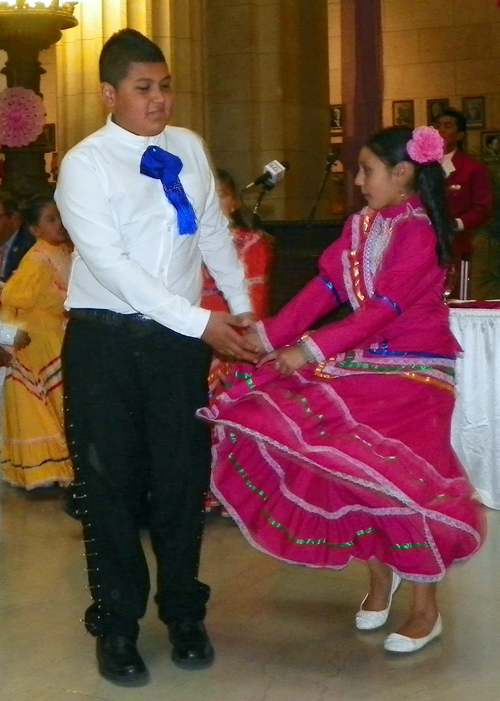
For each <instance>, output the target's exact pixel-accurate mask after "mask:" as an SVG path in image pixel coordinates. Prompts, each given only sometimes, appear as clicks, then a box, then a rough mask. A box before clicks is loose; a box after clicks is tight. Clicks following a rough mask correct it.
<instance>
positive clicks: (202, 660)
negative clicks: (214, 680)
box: [167, 618, 214, 669]
mask: <svg viewBox="0 0 500 701" xmlns="http://www.w3.org/2000/svg"><path fill="white" fill-rule="evenodd" d="M167 627H168V631H169V636H168V637H169V640H170V642H171V643H172V645H173V646H174V647H173V650H172V662H173V663H174V664H176V665H177V666H178V667H181V668H182V669H205V668H206V667H210V665H211V664H212V662H213V661H214V649H213V647H212V644H211V643H210V639H209V637H208V634H207V631H206V629H205V626H204V624H203V622H202V621H195V620H193V619H192V618H182V619H181V620H179V621H173V622H172V623H169V624H168V625H167Z"/></svg>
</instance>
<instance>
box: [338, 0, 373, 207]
mask: <svg viewBox="0 0 500 701" xmlns="http://www.w3.org/2000/svg"><path fill="white" fill-rule="evenodd" d="M341 32H342V51H341V54H342V102H343V104H344V115H345V117H344V143H343V146H342V162H343V164H344V169H345V171H346V198H347V202H346V209H347V212H352V211H355V210H358V209H359V208H360V207H361V206H362V205H363V204H364V202H363V199H362V197H361V195H360V193H359V191H358V189H357V188H356V187H355V186H354V178H355V177H356V173H357V161H358V154H359V151H360V149H361V147H362V146H363V145H364V144H365V143H366V140H367V139H368V137H369V136H370V135H371V134H373V133H374V132H376V131H378V130H379V129H380V128H381V127H382V100H383V50H382V10H381V0H342V3H341Z"/></svg>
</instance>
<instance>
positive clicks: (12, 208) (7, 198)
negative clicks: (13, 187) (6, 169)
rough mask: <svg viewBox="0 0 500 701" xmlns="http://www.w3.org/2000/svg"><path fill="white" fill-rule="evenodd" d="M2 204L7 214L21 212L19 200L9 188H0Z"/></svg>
mask: <svg viewBox="0 0 500 701" xmlns="http://www.w3.org/2000/svg"><path fill="white" fill-rule="evenodd" d="M0 204H3V208H4V209H5V214H9V215H11V214H19V212H20V208H19V202H18V201H17V200H16V198H15V197H14V195H11V194H10V192H7V190H0Z"/></svg>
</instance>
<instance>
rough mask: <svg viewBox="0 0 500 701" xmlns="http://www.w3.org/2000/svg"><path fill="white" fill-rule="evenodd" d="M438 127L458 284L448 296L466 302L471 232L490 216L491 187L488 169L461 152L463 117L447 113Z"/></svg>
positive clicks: (464, 123)
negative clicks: (452, 220) (442, 143)
mask: <svg viewBox="0 0 500 701" xmlns="http://www.w3.org/2000/svg"><path fill="white" fill-rule="evenodd" d="M437 127H438V129H439V133H440V134H441V136H442V137H443V139H444V140H445V157H444V159H443V162H442V165H443V169H444V171H445V173H446V195H447V199H448V208H449V211H450V214H451V216H452V217H453V219H454V222H455V235H454V237H453V264H454V266H455V270H456V273H457V278H458V272H459V271H460V280H458V279H457V281H456V283H455V284H454V287H453V289H452V291H451V296H452V297H455V298H462V299H467V292H468V290H467V282H468V280H469V279H470V262H471V257H472V251H473V249H472V239H473V236H474V231H475V230H476V229H479V228H480V227H481V226H484V225H485V224H486V223H487V222H488V221H489V219H491V217H492V216H493V183H492V180H491V175H490V171H489V170H488V168H487V166H486V165H485V164H484V163H482V162H481V161H479V160H478V159H477V158H474V157H473V156H470V155H469V154H468V153H464V151H463V150H462V142H463V140H464V138H465V135H466V131H467V121H466V119H465V115H463V114H462V112H459V111H458V110H454V109H451V108H450V109H447V110H445V111H444V112H443V114H442V115H441V117H439V119H438V120H437ZM460 281H461V283H462V284H460Z"/></svg>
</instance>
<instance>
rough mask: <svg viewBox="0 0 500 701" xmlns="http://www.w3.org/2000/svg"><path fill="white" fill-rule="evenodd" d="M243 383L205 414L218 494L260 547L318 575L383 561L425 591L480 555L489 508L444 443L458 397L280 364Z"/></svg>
mask: <svg viewBox="0 0 500 701" xmlns="http://www.w3.org/2000/svg"><path fill="white" fill-rule="evenodd" d="M236 376H237V377H236V381H235V383H234V385H233V386H232V387H229V388H228V390H227V392H226V393H225V394H223V395H222V396H221V397H219V399H218V401H217V403H216V404H215V405H214V406H212V407H211V408H204V409H201V410H200V411H199V415H200V416H201V417H204V418H206V419H208V420H210V421H212V422H213V423H214V424H215V425H216V429H215V431H214V433H215V443H214V448H213V450H214V470H213V477H212V482H213V484H212V488H213V490H214V491H215V493H216V495H217V496H218V497H219V498H220V499H221V501H222V502H223V503H224V504H225V505H226V506H227V508H228V510H229V512H230V513H231V514H232V515H233V517H234V518H235V519H236V520H237V522H238V524H239V525H240V527H241V529H242V531H243V532H244V533H245V535H246V537H247V538H248V539H249V540H250V542H251V543H252V544H253V545H254V546H256V547H257V548H259V549H261V550H263V551H265V552H267V553H269V554H271V555H273V556H275V557H278V558H280V559H282V560H285V561H287V562H292V563H298V564H303V565H308V566H311V567H330V568H342V567H344V566H345V565H347V564H348V563H349V562H350V561H351V560H352V559H359V560H364V561H366V560H368V559H369V558H371V557H377V558H378V559H380V560H381V561H383V562H385V563H386V564H388V565H389V566H390V567H392V568H393V569H394V570H395V571H396V572H399V573H400V574H401V575H402V576H403V577H404V578H406V579H411V580H414V581H420V582H433V581H438V580H440V579H441V578H442V577H443V576H444V574H445V572H446V570H447V568H448V567H450V565H451V564H453V563H454V562H458V561H463V560H466V559H467V558H469V557H471V556H472V555H473V554H474V553H475V552H476V550H477V549H478V548H479V547H480V544H481V542H482V539H483V537H484V522H483V519H484V515H483V513H482V507H481V505H480V504H479V503H478V502H477V501H476V500H475V498H474V495H473V492H472V488H471V486H470V484H469V482H468V480H467V478H466V476H465V473H464V472H463V470H462V468H461V466H460V463H459V462H458V460H457V458H456V456H455V454H454V453H453V450H452V449H451V447H450V444H449V435H448V436H447V433H446V425H447V424H448V425H449V422H450V420H451V412H452V409H453V391H452V390H451V391H450V388H442V387H438V386H434V385H429V384H425V383H422V382H420V381H414V380H412V379H409V378H407V377H399V376H391V377H387V376H385V377H379V376H374V375H365V376H364V377H363V378H359V377H338V378H335V379H333V380H332V379H330V380H324V379H321V378H318V377H317V376H316V375H315V374H314V372H313V370H305V371H301V372H300V373H295V374H294V375H293V376H291V377H283V376H279V377H278V376H277V375H276V374H275V371H274V369H273V368H272V366H271V364H269V365H267V366H265V367H264V368H262V369H260V370H258V371H256V372H255V370H254V368H251V367H249V366H239V367H237V369H236Z"/></svg>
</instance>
